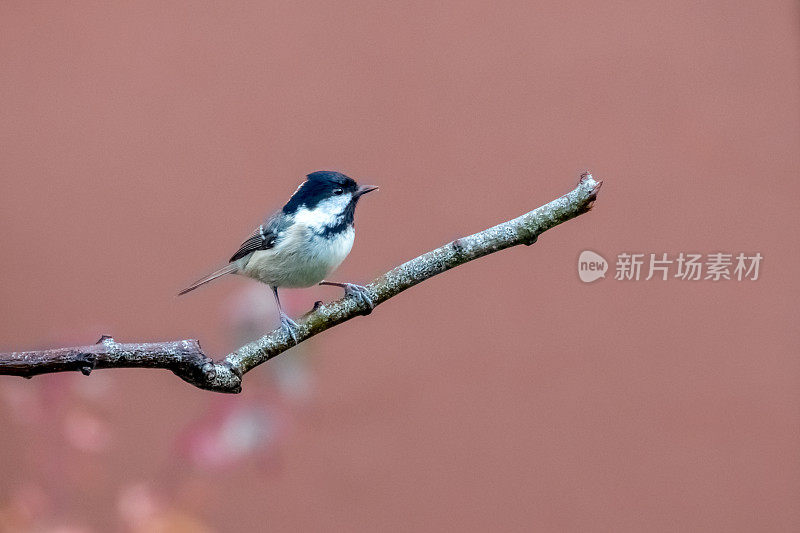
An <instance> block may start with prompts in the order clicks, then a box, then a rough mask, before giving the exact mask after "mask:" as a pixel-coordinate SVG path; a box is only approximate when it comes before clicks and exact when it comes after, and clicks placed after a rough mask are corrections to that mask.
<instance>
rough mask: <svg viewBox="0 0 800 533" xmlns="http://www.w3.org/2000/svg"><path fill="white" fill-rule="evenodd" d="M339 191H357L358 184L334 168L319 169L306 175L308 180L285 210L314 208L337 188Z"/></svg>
mask: <svg viewBox="0 0 800 533" xmlns="http://www.w3.org/2000/svg"><path fill="white" fill-rule="evenodd" d="M339 189H341V191H339V192H349V193H355V192H356V191H357V190H358V184H357V183H356V182H355V180H354V179H353V178H350V177H348V176H345V175H344V174H342V173H341V172H336V171H333V170H318V171H316V172H312V173H311V174H309V175H308V176H306V181H304V182H303V184H302V185H300V187H299V188H298V189H297V191H296V192H295V193H294V195H292V197H291V199H290V200H289V202H288V203H287V204H286V205H285V206H283V212H284V213H286V214H291V213H294V212H295V211H297V209H298V208H300V207H301V206H305V207H306V208H308V209H314V207H316V205H317V204H318V203H320V202H321V201H323V200H325V199H326V198H330V197H331V196H333V195H334V194H335V192H336V191H337V190H339ZM356 198H357V197H356Z"/></svg>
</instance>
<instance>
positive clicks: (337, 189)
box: [333, 187, 344, 194]
mask: <svg viewBox="0 0 800 533" xmlns="http://www.w3.org/2000/svg"><path fill="white" fill-rule="evenodd" d="M343 192H344V191H343V190H342V189H340V188H339V187H337V188H335V189H333V194H342V193H343Z"/></svg>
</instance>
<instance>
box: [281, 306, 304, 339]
mask: <svg viewBox="0 0 800 533" xmlns="http://www.w3.org/2000/svg"><path fill="white" fill-rule="evenodd" d="M299 328H300V326H298V325H297V322H295V321H294V320H292V319H291V318H289V315H287V314H286V313H284V312H281V329H282V330H283V331H284V332H285V333H286V334H287V335H288V336H289V338H290V339H292V342H294V343H295V344H297V333H298V331H297V330H298V329H299Z"/></svg>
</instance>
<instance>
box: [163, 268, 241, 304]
mask: <svg viewBox="0 0 800 533" xmlns="http://www.w3.org/2000/svg"><path fill="white" fill-rule="evenodd" d="M237 270H239V268H238V267H237V266H236V264H235V263H231V264H229V265H226V266H224V267H222V268H220V269H219V270H217V271H214V272H212V273H211V274H209V275H208V276H206V277H204V278H202V279H199V280H197V281H195V282H194V283H192V284H191V285H189V286H188V287H186V288H185V289H183V290H182V291H181V292H179V293H178V296H180V295H181V294H186V293H187V292H189V291H193V290H195V289H196V288H197V287H199V286H200V285H205V284H206V283H208V282H209V281H213V280H215V279H217V278H218V277H220V276H224V275H225V274H232V273H233V272H236V271H237Z"/></svg>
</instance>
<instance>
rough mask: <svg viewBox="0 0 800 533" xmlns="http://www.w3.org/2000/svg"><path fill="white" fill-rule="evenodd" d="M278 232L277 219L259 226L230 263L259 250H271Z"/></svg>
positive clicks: (271, 219)
mask: <svg viewBox="0 0 800 533" xmlns="http://www.w3.org/2000/svg"><path fill="white" fill-rule="evenodd" d="M277 235H278V232H277V227H276V219H275V218H274V217H273V218H270V219H269V220H267V221H266V222H265V223H264V224H261V225H260V226H258V227H257V228H256V229H255V230H254V231H253V233H252V234H250V236H249V237H248V238H247V240H245V241H244V242H243V243H242V245H241V246H240V247H239V250H238V251H237V252H236V253H235V254H233V257H231V259H230V262H231V263H233V262H234V261H236V260H238V259H241V258H242V257H244V256H246V255H248V254H251V253H253V252H255V251H257V250H269V249H270V248H272V247H273V246H275V239H276V238H277Z"/></svg>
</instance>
